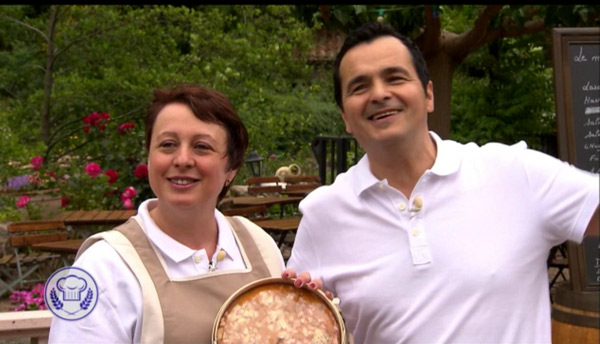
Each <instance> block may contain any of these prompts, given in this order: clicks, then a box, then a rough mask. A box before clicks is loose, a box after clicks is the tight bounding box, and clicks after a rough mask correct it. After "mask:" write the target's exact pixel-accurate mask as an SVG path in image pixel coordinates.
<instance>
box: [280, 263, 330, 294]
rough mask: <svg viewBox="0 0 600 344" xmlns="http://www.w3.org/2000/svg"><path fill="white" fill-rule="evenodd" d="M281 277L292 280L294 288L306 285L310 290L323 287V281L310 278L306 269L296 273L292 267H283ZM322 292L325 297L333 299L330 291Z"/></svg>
mask: <svg viewBox="0 0 600 344" xmlns="http://www.w3.org/2000/svg"><path fill="white" fill-rule="evenodd" d="M281 278H283V279H290V280H293V281H294V286H296V288H302V287H306V288H308V289H310V290H317V289H320V290H322V289H323V281H322V280H321V279H320V278H315V279H314V280H311V278H310V274H309V273H308V272H307V271H304V272H301V273H299V274H298V275H296V271H294V269H285V270H284V271H283V272H282V273H281ZM324 292H325V296H327V298H329V299H330V300H333V294H332V293H331V292H330V291H324Z"/></svg>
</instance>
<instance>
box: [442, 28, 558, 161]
mask: <svg viewBox="0 0 600 344" xmlns="http://www.w3.org/2000/svg"><path fill="white" fill-rule="evenodd" d="M552 85H553V83H552V68H551V67H550V66H549V65H548V61H547V60H546V59H545V56H544V51H543V49H542V47H541V46H539V45H537V44H535V40H533V39H531V40H528V41H527V40H516V39H508V40H505V41H502V42H496V43H495V44H493V45H490V46H487V47H485V48H482V49H480V50H479V51H477V52H475V53H473V54H472V55H471V56H469V58H468V59H467V60H466V61H465V63H464V64H463V66H462V67H461V69H460V70H459V71H458V72H457V73H456V74H455V78H454V83H453V90H452V91H453V98H452V111H453V112H452V129H453V130H452V138H453V139H456V140H458V141H462V142H467V141H474V142H477V143H479V144H484V143H486V142H490V141H496V142H504V143H509V144H512V143H514V142H517V141H519V140H525V141H526V142H527V143H528V144H529V145H530V146H531V147H533V148H536V149H542V142H541V138H542V137H543V136H545V135H552V134H553V133H554V132H555V115H554V101H553V88H552Z"/></svg>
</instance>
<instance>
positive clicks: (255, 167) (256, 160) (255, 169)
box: [246, 151, 263, 177]
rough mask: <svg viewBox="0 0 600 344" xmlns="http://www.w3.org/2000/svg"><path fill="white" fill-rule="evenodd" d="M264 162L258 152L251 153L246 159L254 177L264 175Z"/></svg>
mask: <svg viewBox="0 0 600 344" xmlns="http://www.w3.org/2000/svg"><path fill="white" fill-rule="evenodd" d="M262 161H263V158H262V157H261V156H260V155H258V153H256V151H252V152H250V154H248V157H247V158H246V163H247V164H248V167H249V168H250V173H251V174H252V176H253V177H260V176H261V174H262V171H261V170H262Z"/></svg>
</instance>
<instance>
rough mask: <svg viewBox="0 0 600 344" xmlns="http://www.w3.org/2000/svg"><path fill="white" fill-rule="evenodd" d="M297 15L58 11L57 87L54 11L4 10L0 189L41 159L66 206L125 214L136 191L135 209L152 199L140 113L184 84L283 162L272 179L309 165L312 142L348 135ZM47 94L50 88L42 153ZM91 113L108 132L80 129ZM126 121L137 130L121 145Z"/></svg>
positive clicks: (160, 9) (216, 9) (154, 9)
mask: <svg viewBox="0 0 600 344" xmlns="http://www.w3.org/2000/svg"><path fill="white" fill-rule="evenodd" d="M293 10H294V8H293V7H292V6H272V5H267V6H254V5H244V6H195V7H186V6H122V5H111V6H96V5H73V6H58V13H59V19H58V20H57V22H56V23H55V34H54V39H53V44H54V47H55V50H54V51H55V61H54V63H53V65H52V76H53V79H52V84H47V82H46V81H45V80H44V72H43V70H44V68H45V63H46V60H45V59H46V56H47V53H48V50H47V49H48V41H47V40H45V39H44V38H43V35H46V36H48V34H47V32H46V30H47V27H48V21H49V12H48V11H49V7H48V6H43V7H35V8H34V7H32V6H0V29H1V30H2V31H3V32H7V33H10V35H3V36H2V37H1V38H0V62H2V63H1V64H0V76H1V77H0V109H1V110H0V119H2V121H1V122H0V133H2V134H3V136H4V137H5V138H6V140H5V142H6V144H3V145H2V146H1V147H0V153H2V154H1V155H0V165H1V166H2V167H3V168H2V169H1V170H0V183H2V185H5V183H6V182H7V181H8V180H9V178H11V177H14V176H18V175H23V174H26V173H30V171H26V170H23V169H22V168H23V166H26V165H27V164H28V163H29V160H30V159H31V158H32V157H33V156H43V157H44V158H45V166H44V167H43V171H40V172H43V173H47V172H48V173H49V172H53V173H54V174H56V175H57V176H59V177H60V178H62V177H64V179H61V180H62V184H60V186H59V187H60V189H61V194H62V195H63V197H65V198H68V199H69V204H68V207H69V208H82V209H91V208H98V207H100V208H106V209H110V208H120V207H122V206H123V204H122V202H121V199H120V194H121V193H122V191H123V189H124V188H125V187H128V186H133V187H135V188H136V190H137V191H138V192H140V194H139V195H138V197H136V199H135V201H136V203H139V202H140V201H143V200H144V199H145V198H147V197H151V196H152V193H151V191H150V189H149V187H148V185H147V180H144V179H139V178H136V177H135V176H134V170H135V167H136V166H138V165H139V164H143V163H144V162H145V160H146V152H145V151H144V148H143V147H144V145H143V141H144V123H143V118H144V115H145V113H144V112H145V108H146V107H147V105H148V104H149V101H150V98H151V95H152V90H153V89H155V88H158V87H171V86H175V85H178V84H181V83H199V84H204V85H205V86H208V87H211V88H214V89H216V90H219V91H221V92H223V93H225V94H226V95H227V96H228V97H229V98H230V100H231V102H232V104H233V105H234V107H235V108H236V110H237V111H238V113H239V114H240V116H241V117H242V119H243V120H244V123H245V124H246V126H247V128H248V131H249V132H250V138H251V142H250V149H251V150H256V151H258V152H260V154H261V155H263V156H265V157H268V156H271V155H273V156H275V157H276V158H274V159H272V160H271V161H272V162H273V163H272V164H270V167H269V169H268V170H269V172H273V173H274V171H271V170H272V169H275V168H276V167H279V166H275V165H276V164H279V163H281V164H289V163H292V162H294V163H299V164H300V165H306V164H307V163H305V162H304V161H299V159H301V160H304V159H307V160H310V158H311V157H312V153H311V151H310V142H311V140H312V138H313V137H314V136H315V135H316V134H319V133H324V134H331V133H336V132H342V133H343V127H341V121H339V115H338V114H337V112H336V110H335V106H334V105H333V102H332V100H331V99H332V97H331V89H332V87H330V81H329V80H330V75H329V73H330V71H329V70H327V71H326V72H324V73H323V74H322V73H320V72H318V71H317V72H315V70H314V68H313V67H312V66H311V65H310V64H309V63H308V61H307V59H306V55H307V52H308V51H309V50H310V49H311V48H312V37H313V32H312V31H311V30H310V29H309V28H308V27H307V26H306V25H305V24H303V23H302V22H300V21H298V20H297V19H295V18H294V15H293ZM7 18H9V19H7ZM19 23H20V24H19ZM32 28H34V29H32ZM40 32H41V33H42V34H40ZM325 74H326V77H325ZM44 85H50V86H51V94H50V104H51V111H50V115H51V118H50V120H51V124H50V125H51V127H50V139H49V140H48V142H45V143H44V142H42V141H41V139H40V133H41V121H40V119H41V112H42V102H43V99H44ZM94 112H98V113H107V114H109V115H110V119H109V120H106V121H103V122H102V126H103V128H102V129H100V127H99V126H94V125H90V124H89V123H84V119H85V118H86V116H88V115H90V114H92V113H94ZM123 123H133V124H135V127H134V128H133V129H132V130H131V131H128V132H127V133H126V134H125V135H121V134H120V132H119V127H120V126H121V125H122V124H123ZM332 123H335V124H334V125H332ZM9 162H11V164H10V165H9ZM91 162H95V163H98V164H99V165H100V166H101V168H102V172H103V173H104V172H105V171H106V170H108V169H113V170H115V171H117V172H118V174H119V179H118V180H117V181H116V182H115V183H114V184H110V185H109V184H108V183H107V180H106V177H102V176H100V177H97V178H90V177H88V175H87V174H86V173H85V171H84V167H85V166H86V165H87V164H88V163H91ZM308 164H310V161H309V162H308ZM303 167H304V166H303ZM244 173H245V171H243V172H242V174H244ZM240 177H243V175H241V176H240ZM238 181H243V179H242V178H238ZM38 187H41V186H38Z"/></svg>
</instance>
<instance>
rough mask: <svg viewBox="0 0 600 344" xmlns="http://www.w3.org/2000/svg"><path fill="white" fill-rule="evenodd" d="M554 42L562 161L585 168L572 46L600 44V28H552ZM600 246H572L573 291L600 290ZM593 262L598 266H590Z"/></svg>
mask: <svg viewBox="0 0 600 344" xmlns="http://www.w3.org/2000/svg"><path fill="white" fill-rule="evenodd" d="M552 43H553V51H552V58H553V67H554V90H555V104H556V124H557V133H558V137H557V139H558V153H559V158H560V159H561V160H563V161H567V162H569V163H571V164H573V165H575V166H577V167H580V168H581V166H580V165H581V164H580V162H579V161H578V159H577V151H576V148H577V147H576V143H577V138H576V137H575V116H576V114H575V113H574V111H573V105H574V104H573V96H572V87H571V85H572V73H571V63H570V58H569V56H570V55H569V47H570V46H572V45H584V44H600V28H597V27H596V28H554V29H552ZM594 240H595V241H594ZM597 245H598V244H597V238H586V239H585V241H584V242H583V243H582V244H580V245H577V244H575V243H572V242H569V243H568V255H569V272H570V277H571V278H570V280H571V286H572V288H573V290H575V291H600V281H598V276H600V275H598V274H599V272H598V267H597V265H598V264H597V263H596V262H590V260H591V258H593V257H594V256H595V255H594V252H593V251H591V250H594V251H595V252H596V253H597V252H598V251H597ZM594 247H595V249H594ZM586 248H587V249H586ZM590 249H591V250H590ZM586 260H587V265H586ZM590 263H593V264H594V265H590ZM586 269H587V270H586ZM590 270H591V271H590ZM590 272H592V275H594V274H596V275H597V276H596V280H595V281H594V280H590V278H588V276H589V275H590Z"/></svg>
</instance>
